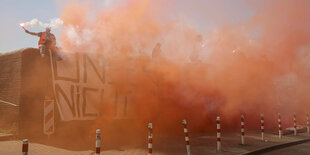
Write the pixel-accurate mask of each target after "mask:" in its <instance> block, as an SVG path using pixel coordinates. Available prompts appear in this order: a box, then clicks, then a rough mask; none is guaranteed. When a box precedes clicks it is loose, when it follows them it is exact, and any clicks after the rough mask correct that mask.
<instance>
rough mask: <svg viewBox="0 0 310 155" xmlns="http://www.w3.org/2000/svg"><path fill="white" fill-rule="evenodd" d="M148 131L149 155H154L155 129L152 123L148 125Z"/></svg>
mask: <svg viewBox="0 0 310 155" xmlns="http://www.w3.org/2000/svg"><path fill="white" fill-rule="evenodd" d="M148 129H149V132H148V145H147V148H148V155H152V152H153V145H152V143H153V133H152V129H153V125H152V123H149V124H148Z"/></svg>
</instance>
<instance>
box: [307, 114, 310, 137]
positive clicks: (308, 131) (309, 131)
mask: <svg viewBox="0 0 310 155" xmlns="http://www.w3.org/2000/svg"><path fill="white" fill-rule="evenodd" d="M307 133H308V134H309V133H310V130H309V113H308V112H307Z"/></svg>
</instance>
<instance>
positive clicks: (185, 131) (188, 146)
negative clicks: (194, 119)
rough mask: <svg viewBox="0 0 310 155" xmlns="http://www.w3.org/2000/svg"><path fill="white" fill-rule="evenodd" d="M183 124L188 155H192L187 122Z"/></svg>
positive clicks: (184, 121)
mask: <svg viewBox="0 0 310 155" xmlns="http://www.w3.org/2000/svg"><path fill="white" fill-rule="evenodd" d="M182 124H183V127H184V134H185V143H186V151H187V155H191V149H190V144H189V136H188V129H187V122H186V120H183V121H182Z"/></svg>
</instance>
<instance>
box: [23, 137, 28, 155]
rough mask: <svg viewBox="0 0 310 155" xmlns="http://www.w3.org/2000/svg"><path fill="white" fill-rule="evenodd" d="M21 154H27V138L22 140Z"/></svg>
mask: <svg viewBox="0 0 310 155" xmlns="http://www.w3.org/2000/svg"><path fill="white" fill-rule="evenodd" d="M22 155H28V139H24V140H23V147H22Z"/></svg>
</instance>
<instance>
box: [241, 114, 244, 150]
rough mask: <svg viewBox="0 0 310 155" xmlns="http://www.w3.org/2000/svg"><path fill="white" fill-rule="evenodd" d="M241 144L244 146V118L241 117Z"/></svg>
mask: <svg viewBox="0 0 310 155" xmlns="http://www.w3.org/2000/svg"><path fill="white" fill-rule="evenodd" d="M241 144H242V145H244V116H243V115H241Z"/></svg>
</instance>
